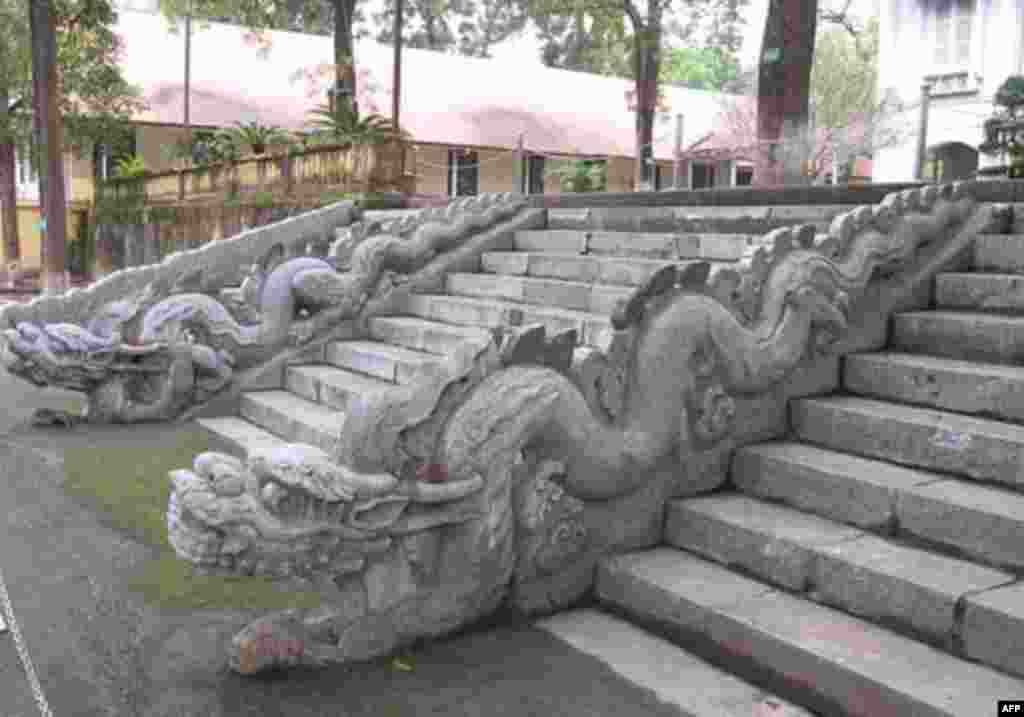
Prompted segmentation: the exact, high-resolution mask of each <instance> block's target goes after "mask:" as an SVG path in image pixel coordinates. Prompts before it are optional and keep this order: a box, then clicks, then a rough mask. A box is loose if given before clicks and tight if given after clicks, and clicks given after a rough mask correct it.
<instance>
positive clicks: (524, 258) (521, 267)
mask: <svg viewBox="0 0 1024 717" xmlns="http://www.w3.org/2000/svg"><path fill="white" fill-rule="evenodd" d="M481 263H482V265H483V269H484V271H490V272H494V273H497V274H511V275H529V276H536V277H541V278H548V279H564V280H566V281H591V282H593V281H596V282H600V283H604V284H615V285H625V286H638V285H640V284H642V283H643V282H645V281H647V280H648V279H649V278H650V277H651V275H652V274H654V272H655V271H657V270H658V269H661V268H663V267H665V266H668V265H669V264H673V263H677V262H674V261H670V260H659V259H635V258H629V257H617V256H593V255H589V254H588V255H582V254H568V253H558V252H525V251H522V252H488V253H487V254H485V255H484V256H483V257H482V258H481ZM727 263H728V262H715V265H723V266H724V265H726V264H727Z"/></svg>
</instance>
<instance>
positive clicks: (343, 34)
mask: <svg viewBox="0 0 1024 717" xmlns="http://www.w3.org/2000/svg"><path fill="white" fill-rule="evenodd" d="M333 5H334V73H335V74H334V87H335V91H337V90H341V91H342V93H343V94H345V99H346V100H347V101H348V102H349V103H350V105H351V107H352V110H353V112H355V113H356V114H358V113H359V104H358V103H357V102H356V55H355V42H354V41H353V39H352V15H353V13H354V12H355V8H356V0H334V2H333ZM337 100H338V96H337V95H334V99H333V100H332V106H333V107H334V108H335V110H336V109H337V107H338V105H337Z"/></svg>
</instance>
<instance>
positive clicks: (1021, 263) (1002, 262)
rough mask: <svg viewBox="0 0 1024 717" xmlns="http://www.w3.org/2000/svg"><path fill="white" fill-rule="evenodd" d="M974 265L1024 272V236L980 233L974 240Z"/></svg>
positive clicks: (980, 267)
mask: <svg viewBox="0 0 1024 717" xmlns="http://www.w3.org/2000/svg"><path fill="white" fill-rule="evenodd" d="M974 267H975V268H976V269H982V270H984V271H1005V272H1009V273H1015V274H1016V273H1020V272H1024V236H1022V235H1020V234H1011V235H1006V234H981V235H979V236H978V238H977V239H975V240H974Z"/></svg>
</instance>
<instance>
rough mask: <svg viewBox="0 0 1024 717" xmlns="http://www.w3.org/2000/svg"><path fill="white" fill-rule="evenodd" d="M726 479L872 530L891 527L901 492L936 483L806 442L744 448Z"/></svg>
mask: <svg viewBox="0 0 1024 717" xmlns="http://www.w3.org/2000/svg"><path fill="white" fill-rule="evenodd" d="M731 477H732V480H733V483H734V484H735V485H736V487H737V488H738V489H739V490H741V491H743V492H745V493H749V494H751V495H756V496H760V497H763V498H768V499H770V500H777V501H782V502H784V503H786V504H788V505H792V506H795V507H797V508H801V509H803V510H808V511H811V512H813V513H816V514H818V515H822V516H827V517H829V518H833V519H835V520H839V521H842V522H844V523H850V524H851V525H857V526H860V527H863V528H869V529H872V530H886V529H887V527H888V526H890V525H893V524H894V521H895V519H896V500H897V496H898V495H900V493H901V492H902V491H905V490H907V489H910V488H913V487H914V486H917V485H921V484H924V483H929V482H932V481H935V480H937V479H938V476H936V475H935V474H934V473H926V472H924V471H918V470H912V469H909V468H902V467H900V466H894V465H892V464H889V463H883V462H881V461H874V460H869V459H866V458H861V457H859V456H851V455H848V454H845V453H837V452H835V451H829V450H825V449H823V448H818V447H817V446H812V445H808V444H805V443H763V444H759V445H750V446H744V447H743V448H741V449H739V450H738V451H736V454H735V456H734V458H733V462H732V473H731Z"/></svg>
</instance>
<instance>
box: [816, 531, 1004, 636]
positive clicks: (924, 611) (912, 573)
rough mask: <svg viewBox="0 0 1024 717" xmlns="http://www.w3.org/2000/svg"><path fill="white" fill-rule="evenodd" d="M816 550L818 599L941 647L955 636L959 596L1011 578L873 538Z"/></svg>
mask: <svg viewBox="0 0 1024 717" xmlns="http://www.w3.org/2000/svg"><path fill="white" fill-rule="evenodd" d="M815 552H816V553H817V556H818V559H817V560H816V561H815V562H814V575H813V578H812V582H813V584H814V597H815V599H817V600H821V601H823V602H826V603H828V604H831V605H835V606H837V607H840V608H842V609H843V610H846V611H847V612H851V613H853V614H855V615H859V616H861V617H865V618H868V619H870V620H872V621H874V622H882V623H883V624H891V623H895V624H896V625H898V626H900V627H901V628H902V629H906V630H909V631H911V632H912V634H919V635H923V636H925V637H928V638H930V639H932V640H933V641H935V642H937V643H947V641H948V640H949V639H950V638H951V637H952V635H953V634H954V629H955V626H956V617H957V601H958V600H960V598H962V597H963V596H964V595H968V594H969V593H972V592H974V591H976V590H986V589H988V588H991V587H994V586H996V585H1003V584H1005V583H1007V582H1009V581H1011V580H1013V576H1012V575H1010V574H1008V573H1003V572H1000V571H998V570H993V569H992V568H988V567H984V566H981V565H975V564H973V563H969V562H966V561H963V560H957V559H954V558H949V557H946V556H943V555H940V554H937V553H932V552H929V551H927V550H919V549H916V548H910V547H906V546H903V545H899V544H897V543H894V542H892V541H888V540H883V539H881V538H878V537H875V536H871V535H865V536H862V537H860V538H858V539H856V540H851V541H848V542H844V543H840V544H836V545H822V546H819V547H818V548H817V549H816V551H815Z"/></svg>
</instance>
